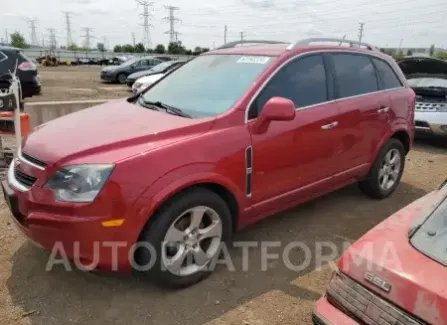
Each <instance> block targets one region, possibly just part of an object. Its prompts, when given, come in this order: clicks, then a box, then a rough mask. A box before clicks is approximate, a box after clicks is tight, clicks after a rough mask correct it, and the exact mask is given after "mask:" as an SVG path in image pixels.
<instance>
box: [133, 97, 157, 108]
mask: <svg viewBox="0 0 447 325" xmlns="http://www.w3.org/2000/svg"><path fill="white" fill-rule="evenodd" d="M137 101H138V104H140V105H141V106H143V107H144V108H149V109H152V110H154V111H158V109H157V107H156V105H154V104H152V103H150V102H147V101H145V100H144V98H143V96H138V99H137Z"/></svg>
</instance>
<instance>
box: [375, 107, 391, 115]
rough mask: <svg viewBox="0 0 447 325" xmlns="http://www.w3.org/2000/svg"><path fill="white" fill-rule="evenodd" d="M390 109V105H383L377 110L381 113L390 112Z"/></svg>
mask: <svg viewBox="0 0 447 325" xmlns="http://www.w3.org/2000/svg"><path fill="white" fill-rule="evenodd" d="M389 110H390V108H389V107H381V108H379V109H378V110H377V113H379V114H383V113H386V112H388V111H389Z"/></svg>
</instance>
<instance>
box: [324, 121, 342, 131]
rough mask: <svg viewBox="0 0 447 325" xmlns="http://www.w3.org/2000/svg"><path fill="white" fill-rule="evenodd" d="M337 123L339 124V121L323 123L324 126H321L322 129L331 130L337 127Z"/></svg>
mask: <svg viewBox="0 0 447 325" xmlns="http://www.w3.org/2000/svg"><path fill="white" fill-rule="evenodd" d="M337 125H338V122H337V121H335V122H332V123H329V124H326V125H323V126H322V127H321V129H323V130H330V129H333V128H335V127H336V126H337Z"/></svg>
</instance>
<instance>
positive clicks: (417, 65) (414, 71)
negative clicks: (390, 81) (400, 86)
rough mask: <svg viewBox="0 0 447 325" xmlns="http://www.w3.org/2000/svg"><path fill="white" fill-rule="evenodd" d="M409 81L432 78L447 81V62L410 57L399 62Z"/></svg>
mask: <svg viewBox="0 0 447 325" xmlns="http://www.w3.org/2000/svg"><path fill="white" fill-rule="evenodd" d="M398 64H399V67H400V68H401V70H402V72H403V73H404V75H405V77H406V78H407V79H411V78H421V77H431V78H435V77H437V78H446V79H447V61H443V60H439V59H434V58H427V57H409V58H406V59H403V60H401V61H399V62H398Z"/></svg>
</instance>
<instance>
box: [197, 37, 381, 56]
mask: <svg viewBox="0 0 447 325" xmlns="http://www.w3.org/2000/svg"><path fill="white" fill-rule="evenodd" d="M325 41H330V42H335V43H336V44H337V45H324V44H314V42H325ZM350 42H352V43H351V44H349V43H350ZM236 43H240V42H232V43H228V45H227V44H225V45H223V46H222V47H220V48H217V49H216V50H213V51H210V52H206V53H204V54H202V55H214V54H239V55H265V56H280V55H282V54H284V53H287V54H291V55H295V54H298V53H303V52H309V51H346V52H349V51H351V52H362V53H365V54H370V55H376V56H379V57H382V58H384V59H389V56H388V55H386V54H383V53H381V52H380V51H379V50H378V49H377V48H375V47H373V46H371V45H369V44H366V43H358V42H357V41H349V40H345V39H330V38H329V39H328V38H321V39H306V40H302V41H299V42H297V43H286V42H285V43H279V42H275V41H272V43H269V41H259V43H256V41H247V42H243V43H242V44H236ZM244 43H245V44H244ZM342 43H343V44H348V45H349V46H346V45H341V44H342ZM354 44H360V45H362V46H364V47H360V46H353V45H354ZM233 45H234V46H233Z"/></svg>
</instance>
